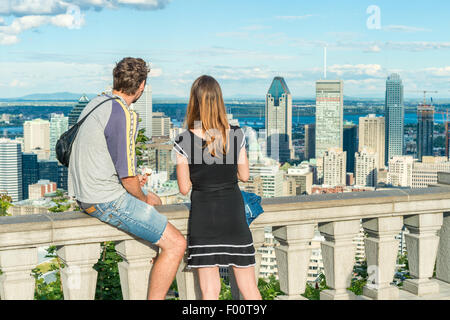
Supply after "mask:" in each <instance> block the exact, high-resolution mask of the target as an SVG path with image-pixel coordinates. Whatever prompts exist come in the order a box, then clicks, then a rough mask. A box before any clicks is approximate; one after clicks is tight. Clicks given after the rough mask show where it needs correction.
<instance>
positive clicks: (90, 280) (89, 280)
mask: <svg viewBox="0 0 450 320" xmlns="http://www.w3.org/2000/svg"><path fill="white" fill-rule="evenodd" d="M100 251H101V249H100V243H88V244H76V245H65V246H63V247H59V248H58V250H57V252H56V253H57V255H58V257H60V258H61V260H62V261H63V263H64V264H65V267H64V268H62V269H61V282H62V286H63V293H64V300H94V298H95V287H96V285H97V271H95V270H94V269H93V268H92V267H93V265H94V264H96V263H97V261H98V259H99V257H100Z"/></svg>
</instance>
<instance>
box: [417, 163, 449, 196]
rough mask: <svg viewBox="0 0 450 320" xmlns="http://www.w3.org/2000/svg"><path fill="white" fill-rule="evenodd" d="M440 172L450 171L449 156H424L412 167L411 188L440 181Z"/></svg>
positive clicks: (426, 185)
mask: <svg viewBox="0 0 450 320" xmlns="http://www.w3.org/2000/svg"><path fill="white" fill-rule="evenodd" d="M438 172H450V161H448V159H447V157H432V156H423V157H422V162H418V161H415V162H414V164H413V169H412V178H411V188H427V187H429V186H431V185H435V184H437V183H438Z"/></svg>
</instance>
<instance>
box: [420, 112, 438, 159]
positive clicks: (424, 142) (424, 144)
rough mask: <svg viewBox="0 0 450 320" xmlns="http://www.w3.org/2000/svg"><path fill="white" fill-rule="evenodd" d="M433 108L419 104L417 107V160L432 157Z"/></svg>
mask: <svg viewBox="0 0 450 320" xmlns="http://www.w3.org/2000/svg"><path fill="white" fill-rule="evenodd" d="M433 129H434V107H433V106H432V105H426V104H420V105H419V106H417V158H418V159H419V161H422V157H423V156H432V155H433Z"/></svg>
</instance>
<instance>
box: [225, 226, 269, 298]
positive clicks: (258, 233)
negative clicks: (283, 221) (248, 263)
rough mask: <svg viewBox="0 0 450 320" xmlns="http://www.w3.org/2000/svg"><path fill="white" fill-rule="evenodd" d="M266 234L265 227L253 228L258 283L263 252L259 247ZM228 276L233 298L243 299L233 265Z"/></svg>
mask: <svg viewBox="0 0 450 320" xmlns="http://www.w3.org/2000/svg"><path fill="white" fill-rule="evenodd" d="M264 236H265V235H264V228H255V229H252V238H253V246H254V247H255V278H256V282H257V283H258V278H259V269H260V267H261V256H262V254H261V252H259V251H258V249H259V248H261V247H262V245H263V244H264ZM228 276H229V280H230V287H231V296H232V297H233V300H242V298H243V297H242V295H241V293H240V291H239V288H238V285H237V282H236V278H235V277H234V272H233V268H232V267H229V268H228Z"/></svg>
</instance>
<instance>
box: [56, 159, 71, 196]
mask: <svg viewBox="0 0 450 320" xmlns="http://www.w3.org/2000/svg"><path fill="white" fill-rule="evenodd" d="M68 179H69V169H68V168H67V167H66V166H63V165H62V164H59V163H58V180H57V181H55V182H56V185H57V187H58V189H63V190H66V191H67V190H68V185H67V183H68Z"/></svg>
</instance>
